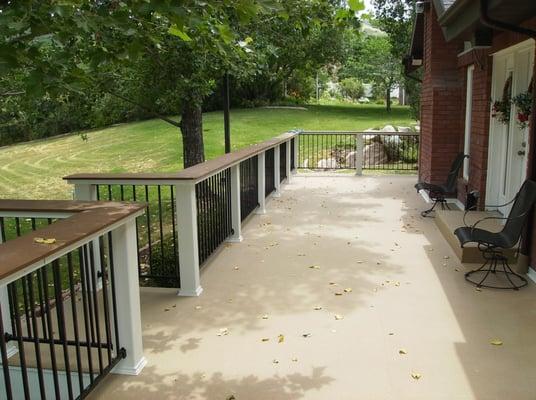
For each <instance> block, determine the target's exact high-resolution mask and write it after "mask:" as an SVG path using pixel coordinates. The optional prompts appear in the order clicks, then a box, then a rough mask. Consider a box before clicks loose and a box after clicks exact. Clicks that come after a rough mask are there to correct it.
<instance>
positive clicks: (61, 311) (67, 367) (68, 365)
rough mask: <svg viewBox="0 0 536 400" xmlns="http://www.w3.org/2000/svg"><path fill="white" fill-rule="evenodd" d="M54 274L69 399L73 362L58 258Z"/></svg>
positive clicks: (57, 315)
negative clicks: (68, 343)
mask: <svg viewBox="0 0 536 400" xmlns="http://www.w3.org/2000/svg"><path fill="white" fill-rule="evenodd" d="M52 274H53V277H54V294H55V298H56V317H57V323H58V331H59V334H60V341H61V343H62V345H63V360H64V362H65V377H66V380H67V393H68V394H69V399H72V398H73V384H72V381H71V363H70V360H69V348H68V346H67V328H66V327H65V310H64V308H63V296H62V287H61V276H60V264H59V261H58V260H55V261H53V262H52Z"/></svg>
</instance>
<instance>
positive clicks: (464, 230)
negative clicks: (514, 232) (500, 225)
mask: <svg viewBox="0 0 536 400" xmlns="http://www.w3.org/2000/svg"><path fill="white" fill-rule="evenodd" d="M454 234H455V235H456V237H457V238H458V240H459V242H460V245H461V246H462V247H463V246H464V245H466V244H467V243H479V244H483V245H486V246H490V247H500V248H502V249H509V248H511V247H513V246H514V245H515V243H511V241H510V240H509V238H508V237H507V236H506V235H505V234H504V233H502V232H490V231H486V230H485V229H479V228H472V227H469V226H464V227H461V228H458V229H456V230H455V231H454Z"/></svg>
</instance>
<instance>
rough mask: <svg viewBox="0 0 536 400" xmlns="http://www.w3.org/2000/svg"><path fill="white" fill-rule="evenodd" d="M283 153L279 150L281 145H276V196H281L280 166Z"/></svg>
mask: <svg viewBox="0 0 536 400" xmlns="http://www.w3.org/2000/svg"><path fill="white" fill-rule="evenodd" d="M280 157H281V153H280V152H279V146H275V147H274V186H275V190H274V194H273V196H274V197H281V182H280V179H281V174H280V173H279V172H280V171H279V168H280V164H281V158H280Z"/></svg>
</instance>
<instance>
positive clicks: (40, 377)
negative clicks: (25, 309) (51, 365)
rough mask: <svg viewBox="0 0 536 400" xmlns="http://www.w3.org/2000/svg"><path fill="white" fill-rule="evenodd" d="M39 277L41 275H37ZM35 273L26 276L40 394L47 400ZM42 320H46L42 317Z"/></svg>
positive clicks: (41, 310)
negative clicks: (36, 305) (34, 285)
mask: <svg viewBox="0 0 536 400" xmlns="http://www.w3.org/2000/svg"><path fill="white" fill-rule="evenodd" d="M36 275H37V276H38V275H39V273H37V274H36ZM32 281H33V272H30V274H29V275H26V282H27V285H28V294H29V301H30V306H31V317H32V330H33V342H34V348H35V364H36V369H37V378H38V381H39V393H40V395H41V399H46V388H45V379H44V376H43V366H42V363H41V348H40V343H39V331H38V326H39V324H38V323H37V316H36V315H35V296H34V287H33V282H32ZM40 312H41V316H43V309H42V308H41V309H40ZM41 319H44V318H43V317H41Z"/></svg>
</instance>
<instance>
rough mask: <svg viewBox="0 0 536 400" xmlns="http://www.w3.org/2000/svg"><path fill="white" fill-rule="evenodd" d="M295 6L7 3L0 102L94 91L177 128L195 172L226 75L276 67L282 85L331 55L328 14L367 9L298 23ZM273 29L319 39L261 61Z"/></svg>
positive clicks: (317, 9) (271, 1)
mask: <svg viewBox="0 0 536 400" xmlns="http://www.w3.org/2000/svg"><path fill="white" fill-rule="evenodd" d="M289 4H290V3H289V2H285V1H283V0H219V1H214V2H206V1H203V0H187V1H181V2H178V3H177V2H174V1H172V0H161V1H156V0H129V1H127V0H124V1H122V0H99V1H94V0H78V1H75V0H43V1H36V0H21V1H17V2H14V1H8V2H7V3H6V4H4V5H2V6H0V74H1V76H2V78H0V96H1V97H2V99H5V98H7V97H10V96H26V97H28V98H30V99H43V98H55V97H59V96H65V93H68V92H69V93H80V94H87V93H88V92H96V93H107V94H108V95H111V96H114V97H116V98H119V99H121V100H123V101H125V102H130V103H134V104H136V106H138V107H139V108H141V109H143V110H144V111H145V112H146V113H148V114H151V115H155V116H157V117H159V118H161V119H162V120H164V121H166V122H168V123H170V124H172V125H174V126H177V127H178V128H180V130H181V133H182V140H183V149H184V166H185V167H188V166H191V165H194V164H196V163H199V162H202V161H203V160H204V148H203V135H202V104H203V100H204V99H205V98H206V97H207V96H208V95H209V94H210V93H212V92H213V91H214V89H215V87H216V82H218V80H219V79H220V78H221V77H222V76H223V74H225V73H231V74H233V75H234V76H235V77H238V78H239V79H240V78H243V77H246V76H249V75H250V74H253V73H255V72H256V71H257V70H258V69H259V66H260V65H262V67H261V69H262V68H266V67H265V65H269V66H270V67H269V68H274V67H273V65H275V64H277V63H279V65H278V66H276V67H275V68H276V70H277V73H278V74H280V76H284V75H285V74H288V71H290V70H292V68H293V66H292V65H284V64H285V63H286V62H287V61H285V60H286V59H287V58H288V56H289V55H294V54H295V55H298V54H299V55H300V56H301V57H302V58H301V59H304V57H305V58H307V57H310V56H314V55H316V54H318V53H320V52H322V51H324V50H326V49H328V50H329V46H330V42H329V39H330V35H329V34H326V32H321V33H322V35H321V36H319V37H315V36H314V35H316V34H317V33H318V31H315V30H314V29H310V27H311V26H317V25H323V24H325V22H324V21H323V20H322V15H323V14H322V13H323V12H325V10H329V12H330V13H333V14H334V15H333V16H332V15H330V17H333V18H332V19H330V21H332V20H334V19H336V20H338V21H339V23H340V22H341V21H344V20H345V18H349V17H350V16H352V14H354V13H355V11H357V10H359V9H361V8H362V1H361V0H350V1H349V6H346V5H345V4H344V3H341V2H340V1H336V0H308V1H302V2H296V4H295V5H296V6H301V8H300V12H301V14H299V16H298V18H294V17H293V13H294V11H295V10H294V9H293V8H292V7H289ZM293 4H294V3H293ZM289 11H290V12H289ZM304 11H305V13H304ZM309 11H310V12H313V17H312V18H309V15H308V14H307V12H309ZM319 16H320V17H319ZM300 18H302V19H303V21H301V20H300ZM276 20H277V22H281V21H286V25H287V26H285V24H283V25H278V28H280V29H283V30H285V29H286V30H285V32H289V31H292V29H297V30H298V31H300V32H302V33H303V32H309V30H310V31H314V32H313V35H311V36H306V35H303V34H302V35H301V36H298V37H297V40H296V42H295V43H292V42H287V43H286V44H285V45H284V46H282V45H281V43H279V45H276V47H278V48H277V50H275V51H274V52H275V53H276V57H274V58H273V59H271V60H266V58H265V59H264V61H266V62H260V61H259V60H263V57H268V58H269V55H270V52H271V50H272V49H273V48H272V49H267V48H265V47H263V46H269V45H270V41H269V40H268V39H267V37H266V36H263V35H268V34H267V33H266V32H262V31H259V30H257V29H255V27H260V26H264V27H266V26H270V24H272V23H274V24H275V21H276ZM281 36H282V35H281ZM311 38H315V39H316V41H314V44H315V46H316V47H315V46H310V49H309V50H308V51H307V52H304V53H303V54H302V50H301V49H300V48H299V45H301V44H303V43H304V42H306V41H308V40H309V39H311ZM257 40H258V41H259V43H260V44H259V45H258V46H256V41H257ZM291 45H296V47H292V46H291ZM254 46H256V49H253V47H254ZM261 49H262V53H263V54H262V55H261V54H260V53H261V51H260V50H261ZM311 49H314V51H311ZM254 50H256V51H257V52H254ZM326 51H327V50H326ZM257 53H259V54H257ZM267 55H268V56H267ZM296 58H297V57H295V58H294V59H296ZM324 58H327V57H324ZM276 60H277V62H276ZM127 88H128V90H126V89H127ZM133 89H134V90H133ZM133 92H137V95H136V96H132V93H133ZM133 97H134V98H133ZM162 99H166V101H172V102H174V103H175V104H177V105H178V108H179V109H180V115H181V119H180V121H176V120H174V119H173V118H170V117H168V116H167V115H165V113H164V112H163V111H162V112H161V110H162V109H163V108H162V107H161V103H162V101H163V100H162ZM159 103H160V104H159Z"/></svg>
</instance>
